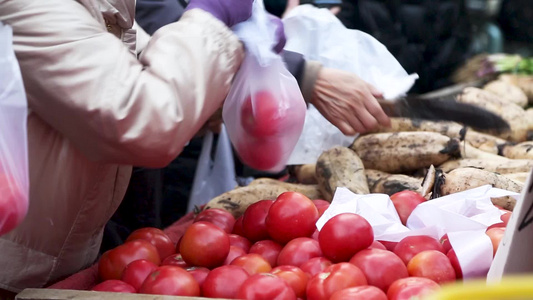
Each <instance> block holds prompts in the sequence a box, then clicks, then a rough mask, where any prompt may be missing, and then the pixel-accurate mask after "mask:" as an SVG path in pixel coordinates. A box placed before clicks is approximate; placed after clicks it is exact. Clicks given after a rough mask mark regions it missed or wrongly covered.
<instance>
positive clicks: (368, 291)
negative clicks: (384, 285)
mask: <svg viewBox="0 0 533 300" xmlns="http://www.w3.org/2000/svg"><path fill="white" fill-rule="evenodd" d="M329 300H388V299H387V294H385V292H383V291H382V290H380V289H378V288H377V287H375V286H371V285H363V286H356V287H351V288H347V289H343V290H340V291H336V292H335V293H333V295H331V298H329Z"/></svg>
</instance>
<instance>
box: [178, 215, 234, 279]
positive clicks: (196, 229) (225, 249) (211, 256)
mask: <svg viewBox="0 0 533 300" xmlns="http://www.w3.org/2000/svg"><path fill="white" fill-rule="evenodd" d="M229 247H230V245H229V237H228V234H227V233H226V232H225V231H224V230H222V229H220V228H219V227H218V226H216V225H214V224H212V223H209V222H204V221H199V222H196V223H192V224H191V225H190V226H189V228H187V230H186V231H185V234H184V235H183V238H182V240H181V244H180V253H181V256H182V257H183V260H184V261H185V262H186V263H187V264H189V265H191V266H196V267H205V268H208V269H210V268H214V267H218V266H221V265H222V264H223V263H224V260H225V259H226V256H228V253H229Z"/></svg>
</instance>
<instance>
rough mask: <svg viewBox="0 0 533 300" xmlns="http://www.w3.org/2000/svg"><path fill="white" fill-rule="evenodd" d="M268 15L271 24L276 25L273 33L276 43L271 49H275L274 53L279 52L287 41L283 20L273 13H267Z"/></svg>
mask: <svg viewBox="0 0 533 300" xmlns="http://www.w3.org/2000/svg"><path fill="white" fill-rule="evenodd" d="M268 17H269V19H270V23H272V26H276V32H275V33H274V34H275V37H276V41H277V44H276V45H275V46H274V48H273V50H274V51H276V53H280V52H281V51H282V50H283V47H285V43H287V38H286V37H285V29H284V27H283V22H282V21H281V19H280V18H278V17H276V16H274V15H271V14H268Z"/></svg>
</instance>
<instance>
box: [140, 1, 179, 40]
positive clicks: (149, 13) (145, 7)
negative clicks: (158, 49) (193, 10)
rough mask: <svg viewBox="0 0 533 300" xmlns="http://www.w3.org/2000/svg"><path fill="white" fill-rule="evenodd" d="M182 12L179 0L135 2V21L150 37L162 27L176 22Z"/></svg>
mask: <svg viewBox="0 0 533 300" xmlns="http://www.w3.org/2000/svg"><path fill="white" fill-rule="evenodd" d="M184 11H185V8H184V7H183V5H182V4H181V3H180V1H179V0H157V1H154V0H137V2H136V4H135V20H137V22H138V23H139V25H140V26H141V27H142V28H143V29H144V30H145V31H146V32H147V33H148V34H150V35H152V34H154V32H155V31H156V30H158V29H159V28H161V27H163V26H164V25H167V24H170V23H173V22H176V21H178V20H179V19H180V18H181V15H183V12H184Z"/></svg>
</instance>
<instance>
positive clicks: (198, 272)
mask: <svg viewBox="0 0 533 300" xmlns="http://www.w3.org/2000/svg"><path fill="white" fill-rule="evenodd" d="M185 270H186V271H187V272H189V274H191V275H192V277H194V279H195V280H196V282H198V285H199V286H200V288H201V287H202V284H203V283H204V281H205V278H206V277H207V275H208V274H209V272H210V271H209V269H208V268H204V267H189V268H187V269H185Z"/></svg>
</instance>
